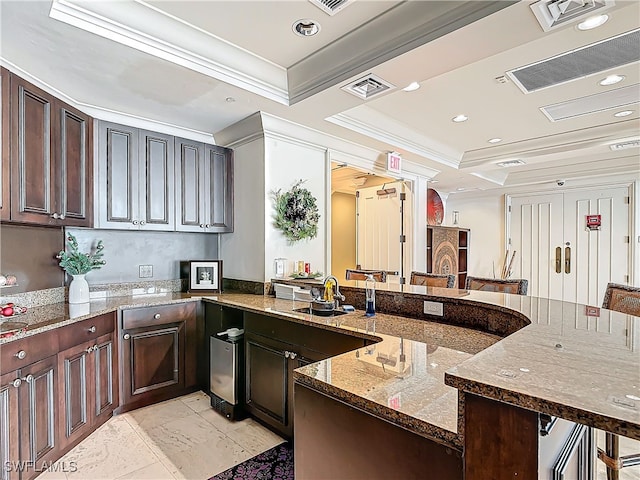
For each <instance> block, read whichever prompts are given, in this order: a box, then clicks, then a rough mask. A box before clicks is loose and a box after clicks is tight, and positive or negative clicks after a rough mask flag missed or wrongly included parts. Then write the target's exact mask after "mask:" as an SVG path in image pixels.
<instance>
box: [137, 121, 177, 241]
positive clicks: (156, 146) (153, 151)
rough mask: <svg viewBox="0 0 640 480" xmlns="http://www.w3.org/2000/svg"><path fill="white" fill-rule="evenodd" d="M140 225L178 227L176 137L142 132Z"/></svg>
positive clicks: (155, 227)
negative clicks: (174, 158) (175, 177)
mask: <svg viewBox="0 0 640 480" xmlns="http://www.w3.org/2000/svg"><path fill="white" fill-rule="evenodd" d="M138 148H139V158H138V162H139V163H138V165H139V167H138V168H139V170H138V171H139V174H140V182H141V183H140V185H139V189H140V210H139V218H138V220H139V221H140V227H141V228H143V229H145V230H169V231H172V230H174V229H175V198H174V175H175V171H174V162H173V155H174V145H173V137H172V136H170V135H163V134H161V133H155V132H147V131H144V130H141V131H140V137H139V146H138Z"/></svg>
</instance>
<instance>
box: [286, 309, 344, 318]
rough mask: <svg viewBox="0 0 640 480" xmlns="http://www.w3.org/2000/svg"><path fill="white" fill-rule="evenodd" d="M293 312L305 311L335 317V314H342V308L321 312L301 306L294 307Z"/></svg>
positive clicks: (320, 315)
mask: <svg viewBox="0 0 640 480" xmlns="http://www.w3.org/2000/svg"><path fill="white" fill-rule="evenodd" d="M293 311H294V312H300V313H307V314H309V315H317V316H319V317H335V316H336V315H344V314H345V313H348V312H345V311H344V310H329V311H327V312H322V311H318V310H314V311H313V312H312V311H311V307H302V308H294V309H293Z"/></svg>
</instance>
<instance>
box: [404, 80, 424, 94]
mask: <svg viewBox="0 0 640 480" xmlns="http://www.w3.org/2000/svg"><path fill="white" fill-rule="evenodd" d="M419 88H420V84H419V83H418V82H411V83H410V84H409V85H407V86H406V87H404V88H403V89H402V90H404V91H405V92H413V91H414V90H418V89H419Z"/></svg>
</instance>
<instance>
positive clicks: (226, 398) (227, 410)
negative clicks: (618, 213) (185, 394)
mask: <svg viewBox="0 0 640 480" xmlns="http://www.w3.org/2000/svg"><path fill="white" fill-rule="evenodd" d="M243 333H244V330H241V329H238V328H230V329H228V330H225V331H224V332H219V333H217V334H216V335H212V336H211V339H210V355H211V361H210V370H209V390H210V393H211V407H212V408H213V409H214V410H216V411H218V412H220V413H222V414H223V415H224V416H225V417H227V418H229V419H231V420H237V419H240V418H243V417H244V412H243V408H242V403H243V397H244V393H243V392H244V389H243V388H242V387H243V383H244V368H243V367H244V342H243V337H242V335H243Z"/></svg>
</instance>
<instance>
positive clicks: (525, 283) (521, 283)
mask: <svg viewBox="0 0 640 480" xmlns="http://www.w3.org/2000/svg"><path fill="white" fill-rule="evenodd" d="M528 287H529V280H525V279H523V278H509V279H507V280H498V279H496V278H480V277H467V281H466V282H465V284H464V288H465V289H466V290H484V291H487V292H503V293H517V294H518V295H526V294H527V289H528Z"/></svg>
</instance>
